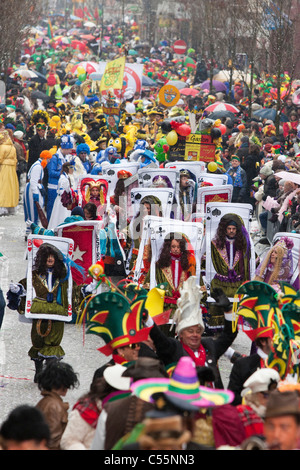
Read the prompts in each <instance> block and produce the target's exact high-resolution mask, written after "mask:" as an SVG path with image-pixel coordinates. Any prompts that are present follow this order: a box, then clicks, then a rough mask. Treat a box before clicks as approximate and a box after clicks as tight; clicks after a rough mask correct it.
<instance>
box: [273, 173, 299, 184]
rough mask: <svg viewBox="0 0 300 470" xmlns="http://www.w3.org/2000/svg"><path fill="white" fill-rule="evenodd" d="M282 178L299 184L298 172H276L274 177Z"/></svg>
mask: <svg viewBox="0 0 300 470" xmlns="http://www.w3.org/2000/svg"><path fill="white" fill-rule="evenodd" d="M277 177H278V178H282V179H283V180H285V181H291V182H292V183H295V184H299V185H300V174H299V173H293V172H290V171H278V173H276V178H277Z"/></svg>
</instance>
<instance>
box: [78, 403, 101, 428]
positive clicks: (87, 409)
mask: <svg viewBox="0 0 300 470" xmlns="http://www.w3.org/2000/svg"><path fill="white" fill-rule="evenodd" d="M73 410H77V411H78V412H79V414H80V416H81V417H82V419H83V420H84V421H85V422H86V423H88V424H89V425H90V426H92V428H94V429H96V427H97V422H98V418H99V415H100V410H99V408H98V406H97V405H96V403H93V402H91V401H90V400H89V399H88V398H84V399H83V400H82V401H79V402H77V403H75V405H74V406H73Z"/></svg>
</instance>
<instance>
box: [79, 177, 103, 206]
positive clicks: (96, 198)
mask: <svg viewBox="0 0 300 470" xmlns="http://www.w3.org/2000/svg"><path fill="white" fill-rule="evenodd" d="M104 183H106V181H105V180H101V179H100V180H94V179H91V180H89V181H88V182H87V184H86V186H87V190H86V193H85V201H84V204H83V207H84V206H85V204H87V203H88V202H90V203H92V204H95V206H96V207H97V209H98V208H101V207H102V206H104V205H105V204H106V202H107V190H108V187H107V185H106V184H104Z"/></svg>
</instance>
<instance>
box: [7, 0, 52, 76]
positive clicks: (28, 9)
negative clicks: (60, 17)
mask: <svg viewBox="0 0 300 470" xmlns="http://www.w3.org/2000/svg"><path fill="white" fill-rule="evenodd" d="M46 3H47V1H43V2H41V1H39V0H1V15H0V31H1V41H0V71H1V72H3V73H6V71H7V68H8V67H9V66H11V65H12V64H13V63H14V62H15V61H18V60H19V57H20V52H21V47H22V42H23V40H24V39H25V38H26V37H27V36H28V31H29V29H30V27H31V26H33V25H36V24H37V23H38V21H39V17H40V14H41V12H42V11H43V9H44V8H45V5H46Z"/></svg>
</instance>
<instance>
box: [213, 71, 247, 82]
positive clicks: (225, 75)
mask: <svg viewBox="0 0 300 470" xmlns="http://www.w3.org/2000/svg"><path fill="white" fill-rule="evenodd" d="M232 79H233V80H234V81H235V80H243V81H244V82H245V83H247V85H250V81H251V76H250V73H244V72H242V71H241V70H233V73H232ZM213 80H218V81H219V82H229V81H230V70H220V71H219V72H218V73H217V74H216V75H214V76H213Z"/></svg>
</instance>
